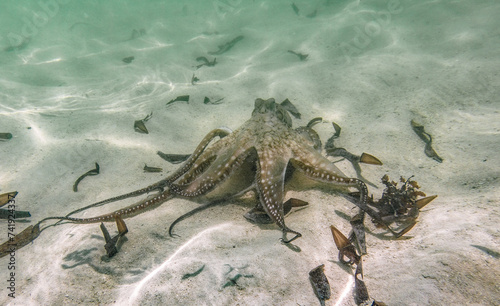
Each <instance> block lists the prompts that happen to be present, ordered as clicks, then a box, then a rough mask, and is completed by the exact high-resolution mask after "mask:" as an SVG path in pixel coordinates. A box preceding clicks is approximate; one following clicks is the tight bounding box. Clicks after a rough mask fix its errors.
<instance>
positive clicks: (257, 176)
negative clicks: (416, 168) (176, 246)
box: [35, 98, 390, 243]
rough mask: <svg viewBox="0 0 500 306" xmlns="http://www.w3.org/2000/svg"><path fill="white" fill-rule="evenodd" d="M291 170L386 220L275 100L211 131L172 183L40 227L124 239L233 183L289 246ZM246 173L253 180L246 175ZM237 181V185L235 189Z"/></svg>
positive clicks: (357, 182)
mask: <svg viewBox="0 0 500 306" xmlns="http://www.w3.org/2000/svg"><path fill="white" fill-rule="evenodd" d="M217 138H219V139H217ZM216 139H217V140H216ZM210 144H211V145H210ZM290 169H293V171H299V172H301V173H302V174H304V175H305V176H306V177H308V178H310V179H313V180H316V181H320V182H323V183H328V184H331V185H332V187H333V186H342V187H346V188H355V189H357V191H358V192H357V193H356V194H359V198H357V196H356V201H353V203H355V204H356V205H357V206H359V207H360V208H361V209H362V210H363V211H365V212H366V213H368V214H369V215H370V216H371V217H372V218H374V219H377V220H381V218H380V216H379V215H378V212H377V211H375V210H373V209H371V208H370V207H369V206H368V204H367V201H368V189H367V187H366V184H365V183H364V182H363V181H362V180H360V179H358V178H349V177H347V176H345V175H344V174H343V173H342V171H341V170H339V169H338V168H337V167H336V166H335V165H334V164H333V163H332V162H331V161H330V160H328V159H327V158H326V157H325V156H323V155H322V154H321V153H320V152H319V151H318V149H317V148H316V147H315V141H314V139H312V138H311V133H307V129H304V128H298V129H293V128H292V119H291V117H290V115H289V114H288V111H287V110H286V109H285V107H283V106H282V105H280V104H279V103H276V102H275V100H274V99H272V98H271V99H267V100H263V99H257V100H255V106H254V110H253V112H252V116H251V118H250V119H249V120H248V121H246V122H245V123H244V124H243V125H242V126H241V127H239V128H238V129H236V130H235V131H230V130H229V129H227V128H218V129H215V130H212V131H211V132H209V133H208V134H207V135H206V136H205V137H204V138H203V140H202V141H201V142H200V144H199V145H198V146H197V148H196V149H195V151H194V152H193V153H192V154H191V155H190V156H189V158H188V159H187V160H186V161H185V162H184V164H183V165H182V166H181V167H180V168H179V169H178V170H177V171H175V172H173V173H172V174H171V175H170V176H168V177H167V178H165V179H163V180H161V181H159V182H157V183H155V184H152V185H150V186H148V187H145V188H142V189H139V190H136V191H133V192H131V193H127V194H124V195H121V196H117V197H114V198H110V199H107V200H104V201H101V202H97V203H94V204H91V205H88V206H86V207H83V208H80V209H78V210H75V211H73V212H71V213H69V214H67V215H66V216H64V217H48V218H45V219H43V220H42V221H40V223H41V222H43V221H46V220H49V219H58V220H60V221H59V222H61V221H67V222H71V223H78V224H85V223H101V222H113V221H115V222H116V223H117V226H118V230H119V234H118V235H119V236H120V237H121V236H123V235H124V234H125V233H126V232H127V231H128V229H127V227H126V226H125V223H124V221H123V219H124V218H129V217H132V216H135V215H137V214H139V213H142V212H145V211H147V210H150V209H153V208H155V207H157V206H159V205H161V204H162V203H164V202H166V201H168V200H170V199H172V198H174V197H183V198H192V199H195V198H198V197H203V196H206V195H207V194H209V193H211V192H212V191H214V189H216V188H217V187H219V186H222V185H224V184H226V183H229V186H230V191H229V194H227V195H229V196H238V195H241V194H243V193H245V192H247V191H249V190H254V191H255V194H256V195H257V198H258V201H257V206H256V208H254V209H253V211H255V210H261V211H263V212H265V213H266V214H267V215H268V216H269V218H270V219H271V220H272V221H273V222H274V223H275V224H276V225H277V226H278V227H279V228H280V229H281V231H282V235H283V237H282V239H281V240H282V242H284V243H290V242H292V241H294V240H295V239H297V238H299V237H301V236H302V235H301V233H300V232H298V231H296V230H294V229H292V228H291V227H289V226H288V225H287V224H286V223H285V218H284V215H285V212H284V197H285V190H284V184H285V176H286V174H287V170H290ZM245 171H246V172H245ZM242 173H251V175H241V174H242ZM235 181H237V183H238V184H233V185H231V183H234V182H235ZM153 191H157V193H155V194H153V195H152V196H150V197H148V198H146V199H143V200H141V201H139V202H137V203H135V204H132V205H130V206H128V207H125V208H122V209H119V210H116V211H114V212H111V213H108V214H104V215H100V216H96V217H90V218H77V217H72V216H71V215H73V214H75V213H77V212H80V211H83V210H85V209H88V208H90V207H96V206H100V205H104V204H106V203H109V202H113V201H117V200H122V199H125V198H129V197H133V196H139V195H142V194H146V193H149V192H153ZM227 195H225V196H226V199H227ZM389 230H390V228H389ZM288 234H293V237H291V238H288V237H287V235H288ZM35 238H36V237H35Z"/></svg>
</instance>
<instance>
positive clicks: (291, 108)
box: [280, 99, 300, 119]
mask: <svg viewBox="0 0 500 306" xmlns="http://www.w3.org/2000/svg"><path fill="white" fill-rule="evenodd" d="M280 104H281V106H283V107H284V108H285V109H286V110H287V111H288V112H289V113H290V114H292V116H294V117H295V118H297V119H300V112H299V110H298V109H297V108H296V107H295V105H293V104H292V102H290V100H288V99H285V100H283V102H281V103H280Z"/></svg>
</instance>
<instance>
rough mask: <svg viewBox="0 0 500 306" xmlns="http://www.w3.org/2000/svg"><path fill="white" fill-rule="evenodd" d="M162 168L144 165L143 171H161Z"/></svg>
mask: <svg viewBox="0 0 500 306" xmlns="http://www.w3.org/2000/svg"><path fill="white" fill-rule="evenodd" d="M162 171H163V169H162V168H157V167H149V166H148V165H146V164H145V165H144V172H162Z"/></svg>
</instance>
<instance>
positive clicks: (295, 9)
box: [292, 3, 299, 16]
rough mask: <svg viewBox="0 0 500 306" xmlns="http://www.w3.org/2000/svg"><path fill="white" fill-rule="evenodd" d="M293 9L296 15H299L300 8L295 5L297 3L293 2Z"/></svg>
mask: <svg viewBox="0 0 500 306" xmlns="http://www.w3.org/2000/svg"><path fill="white" fill-rule="evenodd" d="M292 9H293V11H294V12H295V15H297V16H299V8H298V7H297V6H296V5H295V3H292Z"/></svg>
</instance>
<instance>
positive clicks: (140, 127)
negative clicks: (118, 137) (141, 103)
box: [134, 112, 153, 134]
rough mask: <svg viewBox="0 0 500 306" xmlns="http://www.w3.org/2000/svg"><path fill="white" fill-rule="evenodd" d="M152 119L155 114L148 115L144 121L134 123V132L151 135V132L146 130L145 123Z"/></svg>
mask: <svg viewBox="0 0 500 306" xmlns="http://www.w3.org/2000/svg"><path fill="white" fill-rule="evenodd" d="M151 117H153V112H151V114H149V115H147V116H146V117H145V118H144V119H141V120H136V121H135V122H134V131H136V132H137V133H141V134H149V131H148V129H147V128H146V124H145V123H146V122H147V121H148V120H149V119H151Z"/></svg>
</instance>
